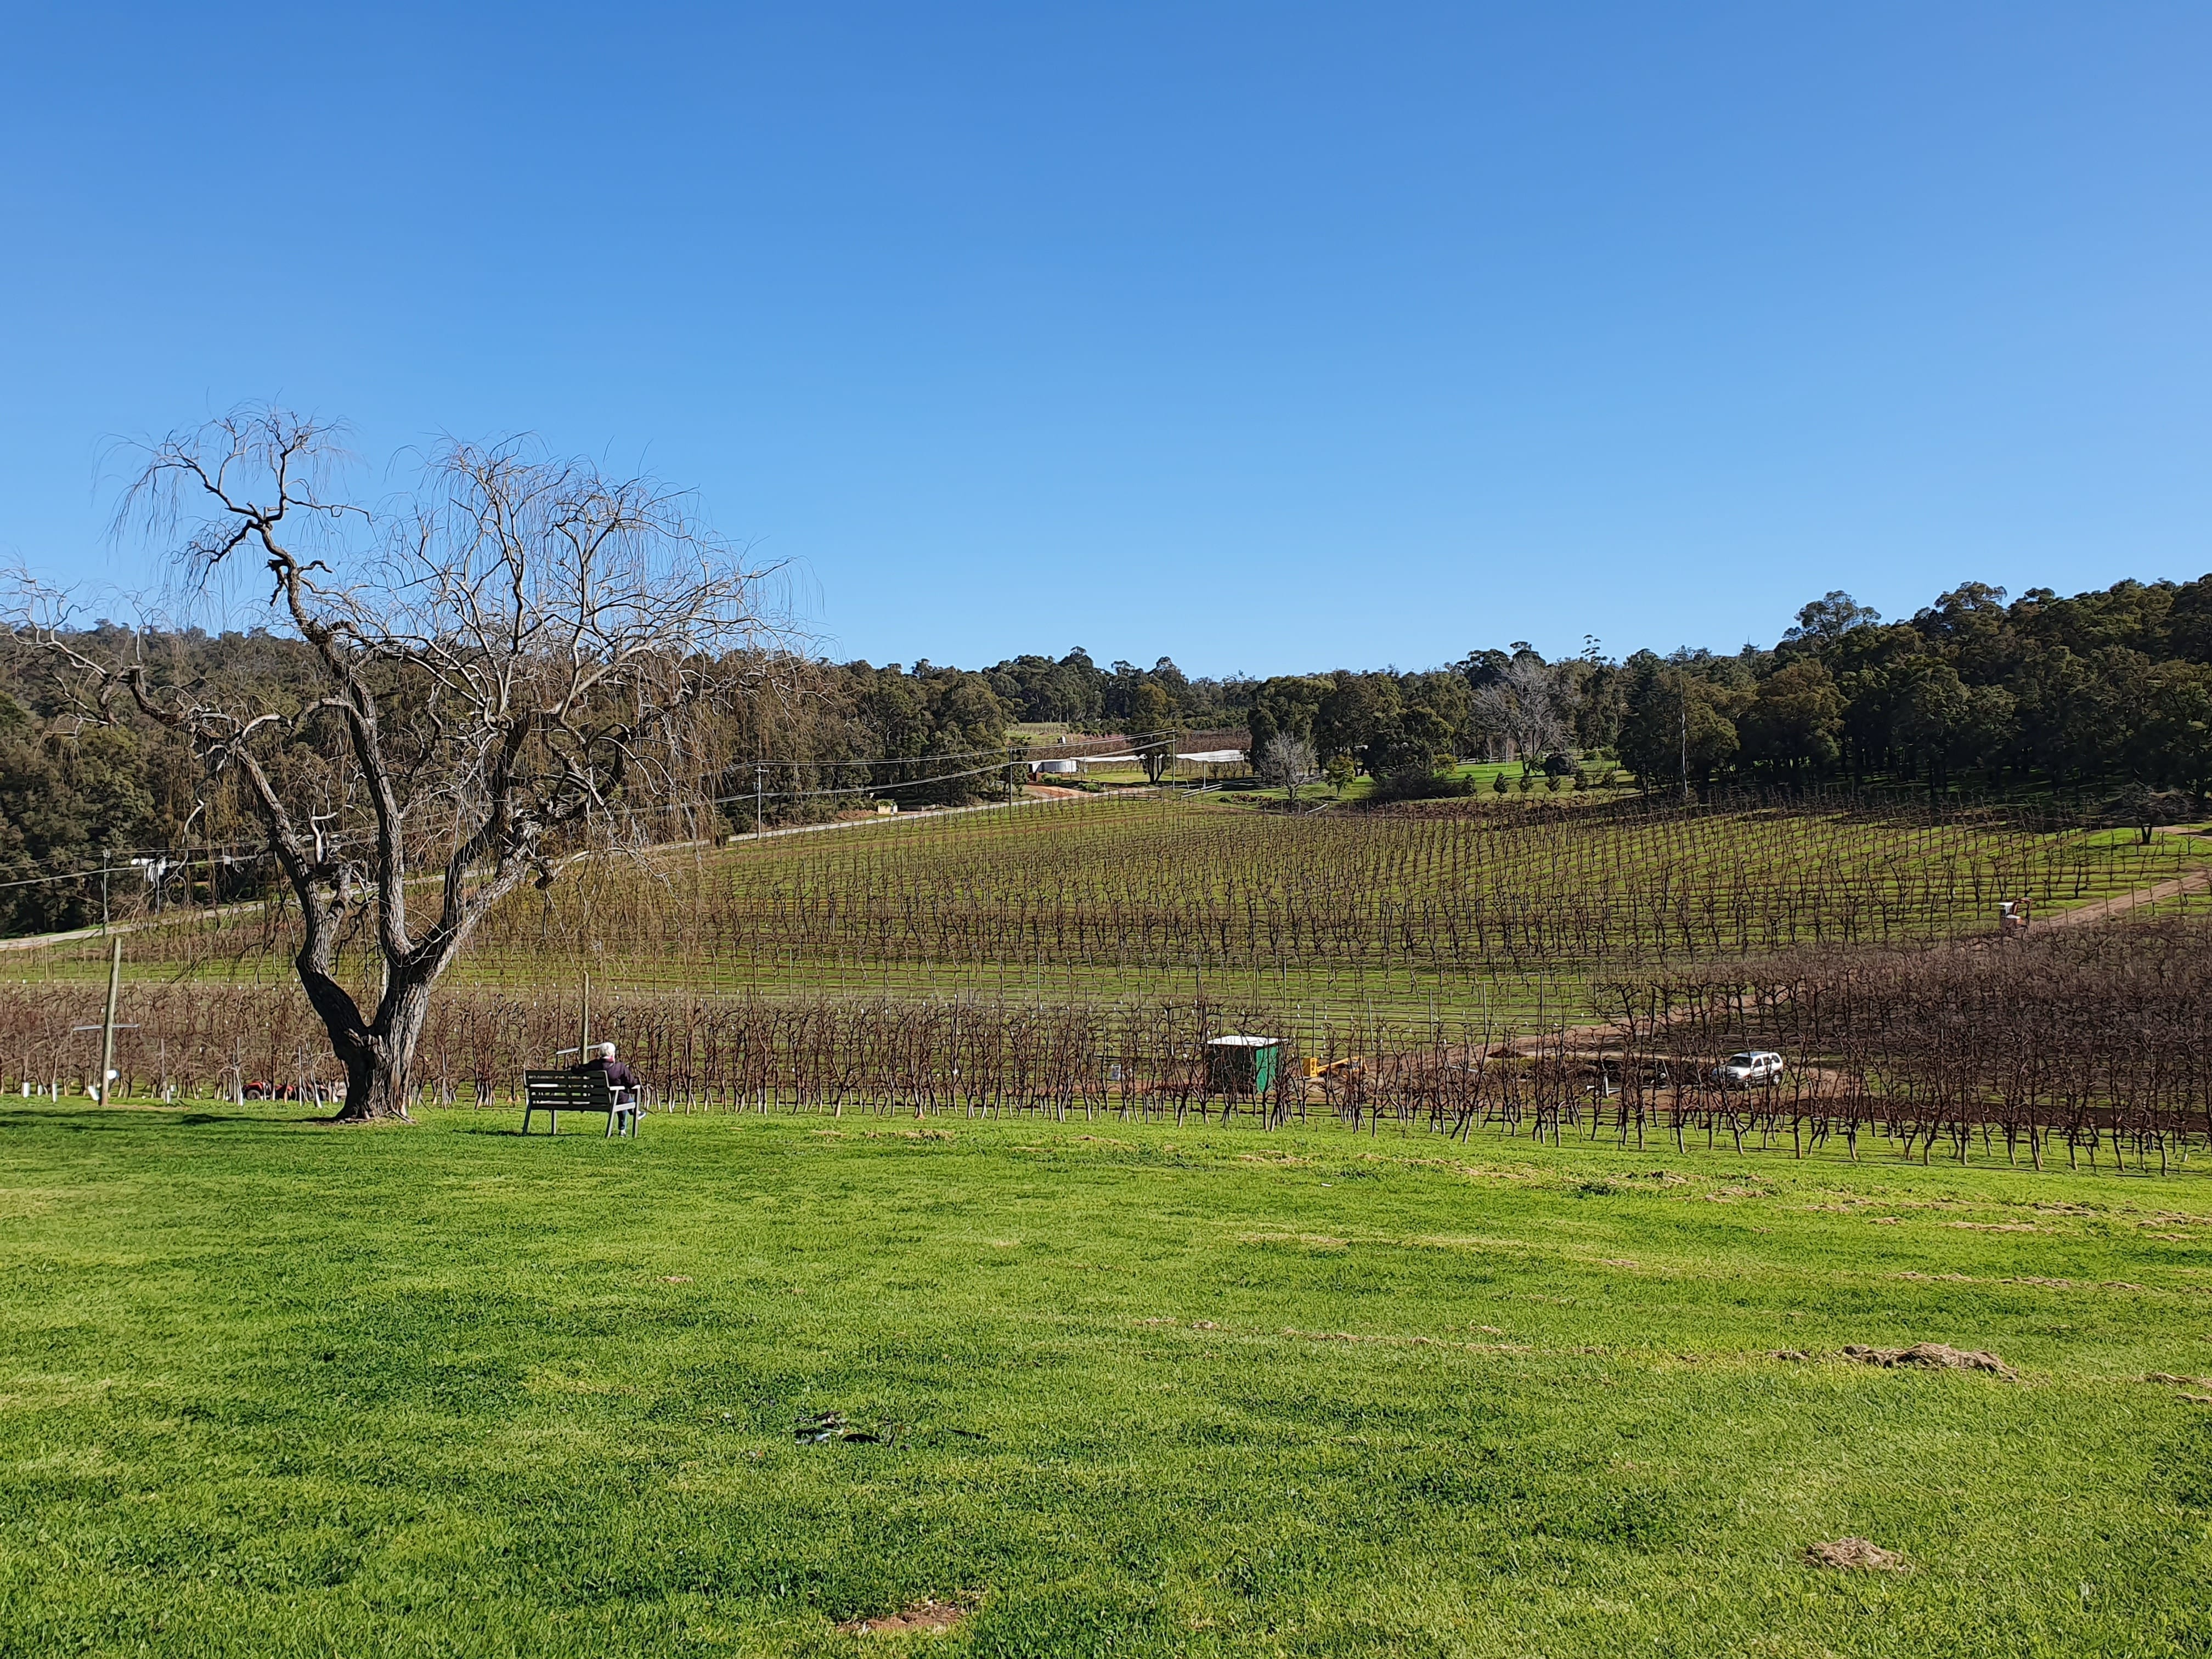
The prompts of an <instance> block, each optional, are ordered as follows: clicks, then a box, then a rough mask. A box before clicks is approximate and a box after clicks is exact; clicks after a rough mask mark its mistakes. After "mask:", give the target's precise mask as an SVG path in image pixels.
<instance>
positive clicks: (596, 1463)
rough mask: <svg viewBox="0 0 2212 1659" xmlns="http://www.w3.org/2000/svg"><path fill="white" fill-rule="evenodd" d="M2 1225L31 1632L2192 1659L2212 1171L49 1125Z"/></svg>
mask: <svg viewBox="0 0 2212 1659" xmlns="http://www.w3.org/2000/svg"><path fill="white" fill-rule="evenodd" d="M0 1247H3V1248H4V1258H5V1267H6V1273H5V1279H4V1285H5V1291H4V1302H0V1317H4V1343H0V1364H4V1375H0V1431H3V1432H4V1438H0V1470H4V1475H0V1651H4V1652H6V1653H9V1654H40V1655H43V1654H52V1653H60V1652H78V1651H83V1652H94V1653H157V1654H161V1655H163V1656H170V1655H196V1654H240V1655H246V1654H251V1655H257V1656H258V1655H290V1654H301V1655H307V1654H314V1655H325V1654H343V1655H349V1656H367V1655H378V1654H392V1655H401V1654H405V1655H420V1654H441V1655H477V1654H484V1655H512V1654H533V1655H537V1654H544V1655H560V1654H635V1653H653V1654H671V1655H673V1654H691V1653H726V1652H729V1653H823V1654H827V1653H838V1652H859V1651H863V1650H866V1651H878V1652H883V1651H898V1650H902V1644H906V1645H909V1646H911V1645H919V1644H928V1650H930V1651H932V1652H936V1653H944V1654H958V1653H977V1654H994V1655H1016V1654H1036V1655H1043V1654H1052V1655H1063V1654H1075V1655H1082V1654H1113V1655H1123V1654H1169V1653H1188V1654H1248V1653H1249V1654H1377V1655H1382V1654H1389V1655H1446V1654H1454V1655H1456V1654H1469V1655H1474V1654H1480V1655H1499V1656H1505V1655H1514V1656H1522V1655H1541V1654H1615V1653H1618V1654H1654V1653H1656V1654H1682V1655H1699V1656H1709V1655H1715V1654H1758V1655H1799V1654H1802V1655H1818V1654H1848V1655H1875V1654H1914V1655H1921V1654H1956V1655H1986V1654H1994V1653H2004V1654H2052V1655H2058V1654H2065V1655H2081V1654H2179V1653H2203V1652H2205V1651H2207V1650H2208V1642H2212V1589H2209V1588H2208V1586H2212V1406H2207V1405H2204V1404H2200V1403H2195V1402H2192V1401H2191V1400H2190V1399H2189V1398H2188V1397H2187V1396H2188V1395H2191V1394H2203V1395H2212V1386H2207V1385H2205V1384H2203V1383H2198V1384H2197V1385H2194V1386H2185V1385H2181V1384H2177V1383H2164V1382H2150V1381H2145V1380H2144V1379H2145V1378H2146V1376H2148V1375H2150V1374H2152V1373H2163V1374H2166V1375H2169V1376H2179V1377H2185V1378H2200V1379H2201V1378H2205V1377H2208V1376H2212V1183H2208V1182H2206V1181H2205V1180H2204V1179H2203V1177H2202V1176H2177V1177H2175V1178H2173V1179H2171V1180H2164V1181H2161V1180H2159V1179H2157V1178H2154V1177H2137V1176H2114V1175H2112V1174H2110V1173H2106V1174H2103V1175H2100V1176H2089V1175H2087V1174H2086V1173H2085V1174H2082V1175H2080V1176H2072V1175H2069V1174H2066V1173H2063V1172H2058V1171H2053V1172H2050V1173H2046V1174H2044V1175H2040V1176H2038V1175H2034V1174H2033V1173H2029V1172H2024V1171H2023V1172H2012V1171H2008V1170H2004V1169H2002V1168H2001V1167H2000V1168H1996V1169H1989V1168H1983V1167H1972V1168H1968V1169H1966V1170H1960V1169H1958V1168H1956V1167H1955V1166H1954V1167H1953V1168H1948V1169H1947V1168H1943V1167H1942V1166H1940V1165H1939V1166H1936V1167H1933V1168H1928V1169H1923V1168H1920V1167H1918V1166H1917V1165H1907V1164H1899V1163H1893V1162H1887V1161H1883V1160H1881V1159H1880V1158H1870V1159H1869V1161H1867V1162H1864V1163H1862V1164H1857V1165H1856V1166H1854V1165H1851V1164H1846V1163H1844V1162H1842V1161H1840V1160H1838V1159H1832V1158H1824V1159H1820V1160H1809V1159H1808V1160H1807V1161H1804V1162H1802V1163H1801V1162H1796V1161H1794V1160H1792V1159H1791V1158H1789V1157H1787V1156H1786V1155H1778V1154H1763V1155H1758V1156H1755V1157H1752V1158H1738V1157H1736V1156H1735V1155H1733V1154H1729V1153H1726V1152H1723V1153H1720V1154H1707V1153H1705V1152H1692V1153H1691V1154H1689V1155H1687V1156H1685V1155H1682V1154H1678V1153H1674V1152H1672V1151H1667V1152H1660V1151H1656V1150H1655V1151H1650V1152H1645V1153H1643V1154H1641V1155H1637V1154H1633V1153H1628V1152H1621V1151H1619V1150H1617V1149H1613V1148H1611V1147H1608V1146H1604V1145H1602V1144H1601V1145H1595V1146H1593V1145H1589V1144H1577V1143H1574V1142H1572V1141H1570V1143H1569V1144H1568V1145H1566V1146H1564V1147H1559V1148H1553V1147H1541V1148H1539V1147H1535V1146H1531V1145H1529V1144H1528V1142H1526V1141H1515V1140H1504V1139H1487V1138H1485V1137H1483V1136H1480V1135H1478V1136H1477V1137H1476V1138H1475V1139H1474V1140H1473V1141H1472V1142H1470V1143H1468V1144H1467V1145H1465V1146H1460V1145H1455V1144H1451V1143H1448V1142H1445V1141H1443V1140H1441V1139H1436V1138H1433V1137H1423V1136H1419V1135H1415V1136H1413V1137H1410V1138H1407V1139H1394V1138H1392V1137H1390V1136H1389V1135H1384V1136H1383V1137H1381V1138H1379V1139H1366V1138H1362V1137H1355V1136H1353V1135H1351V1134H1348V1133H1343V1132H1341V1131H1334V1130H1321V1131H1315V1132H1312V1133H1274V1134H1266V1133H1261V1132H1258V1131H1255V1130H1253V1129H1250V1128H1244V1127H1240V1128H1236V1129H1228V1130H1222V1129H1203V1130H1201V1129H1196V1128H1191V1127H1186V1128H1185V1129H1183V1130H1181V1131H1178V1130H1176V1129H1174V1128H1171V1127H1144V1126H1127V1125H1121V1124H1118V1123H1114V1122H1110V1121H1109V1122H1102V1123H1097V1124H1091V1125H1085V1124H1081V1123H1068V1124H1056V1123H1049V1122H1045V1123H1038V1122H1012V1123H990V1124H984V1123H967V1122H962V1121H951V1122H949V1123H944V1124H929V1125H913V1124H908V1123H902V1122H900V1121H897V1120H884V1119H865V1120H857V1121H855V1120H847V1121H842V1122H827V1121H823V1120H821V1119H818V1118H815V1119H803V1120H795V1121H790V1120H774V1119H770V1120H761V1119H742V1118H706V1119H690V1120H685V1119H680V1118H677V1119H671V1118H662V1117H655V1118H651V1119H648V1120H647V1124H646V1127H645V1132H644V1134H643V1136H642V1137H641V1139H640V1140H639V1141H638V1142H636V1143H635V1144H634V1145H625V1144H621V1143H610V1142H608V1141H606V1140H605V1139H601V1138H600V1136H599V1133H597V1132H596V1130H590V1129H578V1128H574V1127H572V1129H571V1131H570V1132H569V1133H565V1134H563V1135H562V1136H561V1137H560V1138H559V1139H548V1138H543V1137H541V1138H538V1139H520V1138H518V1137H517V1136H516V1135H514V1134H513V1133H512V1128H511V1125H510V1124H509V1123H508V1122H507V1121H503V1120H502V1121H491V1120H489V1119H485V1118H477V1117H472V1116H470V1115H462V1114H451V1115H439V1116H434V1117H433V1118H432V1119H431V1120H430V1121H428V1123H427V1124H426V1125H425V1126H423V1127H419V1128H415V1129H404V1128H402V1129H391V1130H375V1131H360V1130H342V1129H337V1128H333V1127H328V1126H325V1125H318V1124H312V1123H307V1122H304V1121H299V1120H298V1118H297V1117H296V1116H289V1117H288V1116H286V1115H283V1114H282V1113H271V1114H269V1115H255V1114H253V1113H252V1112H251V1111H250V1110H249V1111H245V1112H229V1111H228V1110H223V1111H217V1112H215V1113H183V1112H176V1113H168V1112H161V1111H155V1110H150V1109H145V1110H139V1109H117V1110H113V1111H106V1112H103V1111H101V1110H100V1109H97V1108H89V1109H88V1108H77V1109H71V1108H70V1106H68V1105H67V1104H66V1103H64V1105H62V1106H60V1107H58V1108H36V1107H27V1108H25V1109H16V1108H15V1107H14V1106H13V1105H12V1104H11V1105H10V1106H9V1109H8V1110H7V1111H6V1112H5V1114H4V1115H0ZM1920 1340H1932V1341H1940V1342H1946V1343H1949V1344H1952V1345H1954V1346H1958V1347H1962V1348H1975V1349H1984V1348H1985V1349H1990V1350H1994V1351H1995V1352H1996V1353H1998V1354H1999V1355H2001V1356H2002V1358H2004V1359H2005V1360H2006V1361H2008V1362H2009V1363H2010V1364H2013V1365H2015V1366H2016V1367H2018V1368H2019V1371H2020V1376H2019V1380H2018V1381H2016V1382H2008V1381H2006V1380H2004V1379H2002V1378H2001V1377H1997V1376H1990V1375H1986V1374H1980V1373H1964V1372H1948V1371H1947V1372H1921V1371H1906V1370H1881V1369H1876V1368H1873V1367H1869V1366H1866V1365H1862V1364H1853V1363H1850V1362H1848V1361H1846V1360H1844V1359H1842V1358H1839V1357H1838V1350H1839V1349H1841V1348H1842V1347H1843V1346H1844V1345H1845V1344H1847V1343H1863V1344H1870V1345H1874V1346H1893V1347H1894V1346H1905V1345H1907V1344H1910V1343H1913V1342H1916V1341H1920ZM1778 1352H1796V1353H1801V1354H1803V1355H1805V1356H1808V1357H1807V1358H1777V1357H1774V1356H1775V1355H1776V1354H1777V1353H1778ZM819 1413H842V1414H843V1415H844V1418H845V1419H846V1422H847V1424H848V1426H849V1427H850V1429H852V1430H853V1431H859V1432H863V1433H866V1434H868V1435H872V1436H873V1437H874V1438H873V1440H872V1441H861V1440H855V1439H847V1440H842V1441H831V1442H829V1443H822V1444H808V1445H802V1444H799V1443H797V1442H796V1441H795V1439H794V1432H793V1431H794V1427H795V1425H799V1423H801V1422H802V1421H804V1420H806V1419H812V1418H814V1417H816V1416H817V1414H819ZM1845 1537H1863V1538H1866V1539H1869V1540H1871V1541H1874V1542H1875V1543H1876V1544H1878V1545H1880V1546H1881V1547H1885V1548H1887V1549H1890V1550H1893V1551H1896V1552H1898V1553H1900V1554H1901V1555H1902V1556H1903V1557H1904V1559H1905V1563H1906V1565H1907V1570H1906V1571H1902V1572H1866V1573H1847V1572H1842V1571H1835V1570H1832V1569H1828V1568H1821V1567H1815V1566H1812V1565H1807V1564H1806V1563H1805V1562H1804V1560H1803V1559H1802V1552H1803V1550H1804V1549H1805V1547H1807V1546H1808V1545H1809V1544H1812V1543H1814V1542H1816V1541H1831V1540H1836V1539H1840V1538H1845ZM929 1600H933V1601H939V1602H951V1603H957V1604H958V1605H960V1606H963V1607H969V1608H971V1609H973V1611H972V1613H970V1614H969V1617H967V1618H966V1619H965V1620H963V1621H962V1622H961V1623H960V1624H959V1625H958V1626H957V1627H956V1628H955V1629H954V1630H952V1631H951V1632H949V1633H946V1634H943V1635H933V1636H913V1637H883V1636H860V1635H849V1634H840V1633H838V1632H836V1629H835V1626H836V1624H838V1623H839V1622H841V1621H848V1620H854V1619H857V1618H861V1617H866V1616H868V1615H872V1614H882V1613H890V1612H892V1611H894V1610H896V1609H898V1608H901V1607H907V1606H910V1605H913V1604H915V1603H918V1602H921V1601H929Z"/></svg>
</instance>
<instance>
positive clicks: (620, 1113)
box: [522, 1072, 638, 1140]
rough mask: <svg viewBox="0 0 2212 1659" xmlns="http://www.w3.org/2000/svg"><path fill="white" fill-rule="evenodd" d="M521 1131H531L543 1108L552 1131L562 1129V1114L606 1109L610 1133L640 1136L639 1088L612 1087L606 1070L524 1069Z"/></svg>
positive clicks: (611, 1134)
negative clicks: (550, 1070)
mask: <svg viewBox="0 0 2212 1659" xmlns="http://www.w3.org/2000/svg"><path fill="white" fill-rule="evenodd" d="M522 1091H523V1107H522V1133H525V1134H528V1133H530V1118H531V1115H532V1113H534V1112H543V1113H544V1114H545V1115H546V1116H547V1117H548V1118H549V1119H550V1120H551V1122H552V1126H553V1128H552V1133H555V1134H556V1135H557V1134H559V1133H561V1114H562V1112H564V1111H566V1112H605V1114H606V1115H607V1134H608V1137H609V1138H610V1139H611V1138H612V1137H613V1136H614V1135H615V1134H616V1133H623V1134H626V1135H628V1136H629V1137H630V1139H633V1140H635V1139H636V1138H637V1120H638V1100H637V1094H636V1091H634V1090H629V1089H619V1090H616V1089H610V1088H608V1087H607V1076H606V1073H604V1072H525V1073H523V1074H522Z"/></svg>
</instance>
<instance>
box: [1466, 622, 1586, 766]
mask: <svg viewBox="0 0 2212 1659" xmlns="http://www.w3.org/2000/svg"><path fill="white" fill-rule="evenodd" d="M1565 668H1566V665H1565V664H1563V663H1547V662H1545V661H1544V659H1542V658H1541V657H1539V656H1537V655H1536V654H1535V653H1534V652H1533V651H1526V652H1520V653H1516V654H1515V656H1514V658H1513V660H1512V661H1511V662H1510V664H1508V665H1506V667H1505V669H1504V672H1502V673H1501V674H1500V675H1499V676H1498V678H1496V679H1494V680H1492V681H1491V682H1490V683H1489V684H1487V685H1484V686H1481V687H1480V688H1478V689H1477V690H1476V691H1475V694H1474V725H1475V728H1476V729H1477V730H1478V731H1480V732H1484V733H1485V734H1486V735H1489V736H1494V737H1498V738H1504V739H1505V740H1506V741H1507V742H1509V743H1510V744H1512V745H1513V747H1514V750H1515V751H1516V753H1517V754H1518V755H1519V756H1520V757H1521V762H1522V765H1524V766H1526V765H1528V763H1530V762H1531V761H1533V760H1534V759H1536V758H1538V757H1541V756H1543V755H1545V754H1547V753H1548V752H1550V751H1552V750H1556V749H1559V748H1560V747H1561V746H1562V745H1564V744H1565V742H1566V740H1567V734H1568V732H1569V730H1570V729H1571V726H1572V723H1573V720H1574V713H1575V688H1574V685H1573V683H1572V682H1571V680H1570V679H1569V678H1567V674H1566V672H1565Z"/></svg>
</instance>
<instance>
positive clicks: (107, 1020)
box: [100, 933, 123, 1106]
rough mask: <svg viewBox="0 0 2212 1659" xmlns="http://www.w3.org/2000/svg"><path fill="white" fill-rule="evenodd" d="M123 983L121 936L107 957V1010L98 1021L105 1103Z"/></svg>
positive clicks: (112, 1065)
mask: <svg viewBox="0 0 2212 1659" xmlns="http://www.w3.org/2000/svg"><path fill="white" fill-rule="evenodd" d="M122 983H123V936H122V935H121V934H120V933H118V934H117V935H116V936H115V942H114V948H113V950H112V951H110V952H109V954H108V958H107V1012H106V1015H105V1016H104V1017H102V1018H101V1020H100V1104H101V1105H103V1106H105V1105H106V1104H107V1095H108V1088H107V1079H108V1077H109V1075H110V1074H111V1073H113V1072H114V1070H115V993H116V991H117V989H118V987H120V986H121V985H122Z"/></svg>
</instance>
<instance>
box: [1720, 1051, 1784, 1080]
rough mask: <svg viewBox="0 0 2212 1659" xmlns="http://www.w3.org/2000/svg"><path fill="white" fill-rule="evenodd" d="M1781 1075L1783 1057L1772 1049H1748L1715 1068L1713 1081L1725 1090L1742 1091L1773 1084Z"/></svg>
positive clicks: (1732, 1055) (1731, 1056) (1733, 1055)
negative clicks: (1755, 1085) (1758, 1084)
mask: <svg viewBox="0 0 2212 1659" xmlns="http://www.w3.org/2000/svg"><path fill="white" fill-rule="evenodd" d="M1781 1075H1782V1056H1781V1055H1779V1054H1776V1053H1775V1052H1774V1051H1773V1050H1772V1049H1771V1048H1746V1049H1745V1050H1744V1051H1743V1052H1742V1053H1741V1054H1730V1055H1729V1057H1728V1058H1727V1059H1726V1060H1723V1061H1722V1062H1721V1063H1720V1064H1719V1065H1717V1066H1714V1067H1713V1081H1714V1082H1716V1083H1717V1084H1719V1085H1721V1087H1723V1089H1741V1088H1747V1087H1749V1086H1750V1085H1752V1084H1754V1083H1772V1082H1774V1081H1775V1080H1776V1079H1778V1078H1779V1077H1781Z"/></svg>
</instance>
